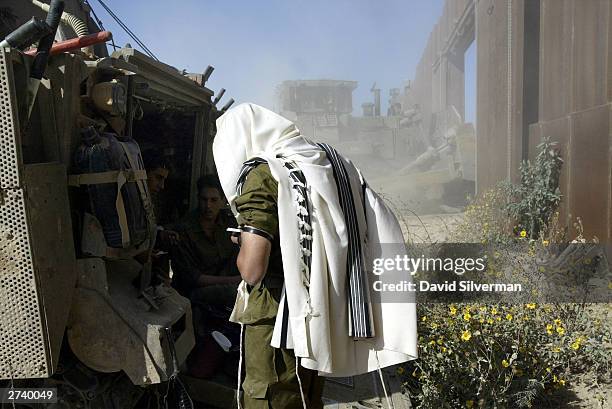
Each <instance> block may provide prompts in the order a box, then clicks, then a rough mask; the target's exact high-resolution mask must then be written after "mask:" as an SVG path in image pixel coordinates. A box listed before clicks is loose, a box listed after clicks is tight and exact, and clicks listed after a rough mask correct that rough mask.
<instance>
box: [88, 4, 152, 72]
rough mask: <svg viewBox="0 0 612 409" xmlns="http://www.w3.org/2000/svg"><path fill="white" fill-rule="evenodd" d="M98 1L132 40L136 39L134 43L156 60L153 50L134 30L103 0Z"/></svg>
mask: <svg viewBox="0 0 612 409" xmlns="http://www.w3.org/2000/svg"><path fill="white" fill-rule="evenodd" d="M98 2H99V3H100V4H101V5H102V7H104V9H105V10H106V12H107V13H108V14H109V15H110V16H111V17H112V18H113V19H114V20H115V21H116V22H117V24H119V26H120V27H121V28H123V29H124V30H125V32H126V33H127V34H128V35H129V36H130V37H131V38H132V39H133V40H134V41H136V43H137V44H138V45H140V47H142V49H143V51H144V52H145V53H146V54H147V55H148V56H149V57H151V58H154V59H155V60H157V57H155V55H154V54H153V52H152V51H151V50H149V48H148V47H147V46H146V45H145V44H144V43H143V42H142V41H141V40H140V39H139V38H138V37H137V36H136V34H134V32H133V31H132V30H130V28H129V27H128V26H127V25H126V24H125V23H124V22H123V21H121V19H120V18H119V17H118V16H117V15H116V14H115V13H114V12H113V11H112V10H111V9H110V7H108V6H107V5H106V4H104V2H102V1H101V0H98ZM158 61H159V60H158Z"/></svg>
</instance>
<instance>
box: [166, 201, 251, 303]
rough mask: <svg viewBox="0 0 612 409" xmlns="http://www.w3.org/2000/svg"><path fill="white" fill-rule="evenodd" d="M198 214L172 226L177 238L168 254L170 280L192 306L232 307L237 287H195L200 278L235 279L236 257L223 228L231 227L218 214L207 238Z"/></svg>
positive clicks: (236, 248) (231, 223)
mask: <svg viewBox="0 0 612 409" xmlns="http://www.w3.org/2000/svg"><path fill="white" fill-rule="evenodd" d="M199 218H200V215H199V212H198V210H195V211H193V212H191V213H189V214H188V215H187V216H186V217H185V218H184V219H183V220H182V221H181V222H179V223H178V225H177V226H176V228H175V229H176V231H177V232H178V233H179V234H180V241H179V243H178V245H177V246H176V247H175V248H174V249H173V250H172V271H173V272H174V276H173V278H172V281H173V286H174V287H175V288H176V289H177V291H178V292H179V293H180V294H181V295H183V296H184V297H187V298H189V299H191V300H192V302H194V303H205V304H220V305H227V306H232V305H233V304H234V301H235V299H236V287H237V285H234V284H232V285H212V286H206V287H198V286H197V282H198V279H199V277H200V275H201V274H203V273H206V274H209V275H217V276H237V275H239V274H240V273H239V271H238V269H237V268H236V256H237V253H238V247H237V246H236V245H235V244H234V243H232V241H231V239H230V234H229V233H228V232H227V231H226V229H227V227H231V226H234V225H235V222H234V221H233V220H232V219H231V218H230V217H228V216H225V215H223V214H219V217H217V222H216V223H215V228H214V230H213V234H212V236H211V237H209V236H207V235H206V233H205V232H204V229H202V225H201V224H200V219H199Z"/></svg>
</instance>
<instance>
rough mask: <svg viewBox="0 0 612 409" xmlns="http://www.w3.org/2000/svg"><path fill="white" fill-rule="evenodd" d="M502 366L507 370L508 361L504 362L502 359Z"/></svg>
mask: <svg viewBox="0 0 612 409" xmlns="http://www.w3.org/2000/svg"><path fill="white" fill-rule="evenodd" d="M502 366H503V367H504V368H507V367H509V366H510V363H508V361H506V360H505V359H504V360H503V361H502Z"/></svg>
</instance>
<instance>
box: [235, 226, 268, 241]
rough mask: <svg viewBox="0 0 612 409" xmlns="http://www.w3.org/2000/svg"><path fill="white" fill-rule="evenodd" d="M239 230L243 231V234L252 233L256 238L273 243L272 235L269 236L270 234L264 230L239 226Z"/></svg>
mask: <svg viewBox="0 0 612 409" xmlns="http://www.w3.org/2000/svg"><path fill="white" fill-rule="evenodd" d="M240 230H242V231H243V232H245V233H253V234H256V235H258V236H261V237H263V238H264V239H268V240H270V241H271V242H273V241H274V236H273V235H271V234H270V233H268V232H267V231H264V230H261V229H258V228H256V227H253V226H240Z"/></svg>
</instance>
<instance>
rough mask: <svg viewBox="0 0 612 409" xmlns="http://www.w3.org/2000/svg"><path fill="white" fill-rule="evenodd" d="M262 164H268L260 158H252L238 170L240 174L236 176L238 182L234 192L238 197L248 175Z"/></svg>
mask: <svg viewBox="0 0 612 409" xmlns="http://www.w3.org/2000/svg"><path fill="white" fill-rule="evenodd" d="M262 163H268V162H267V161H266V160H265V159H262V158H253V159H249V160H247V161H246V162H244V163H243V164H242V169H240V174H239V175H238V181H237V182H236V192H237V193H238V196H240V195H241V194H242V186H244V182H245V181H246V178H247V176H248V174H249V173H250V172H251V171H252V170H253V169H255V168H256V167H257V166H258V165H261V164H262Z"/></svg>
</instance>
